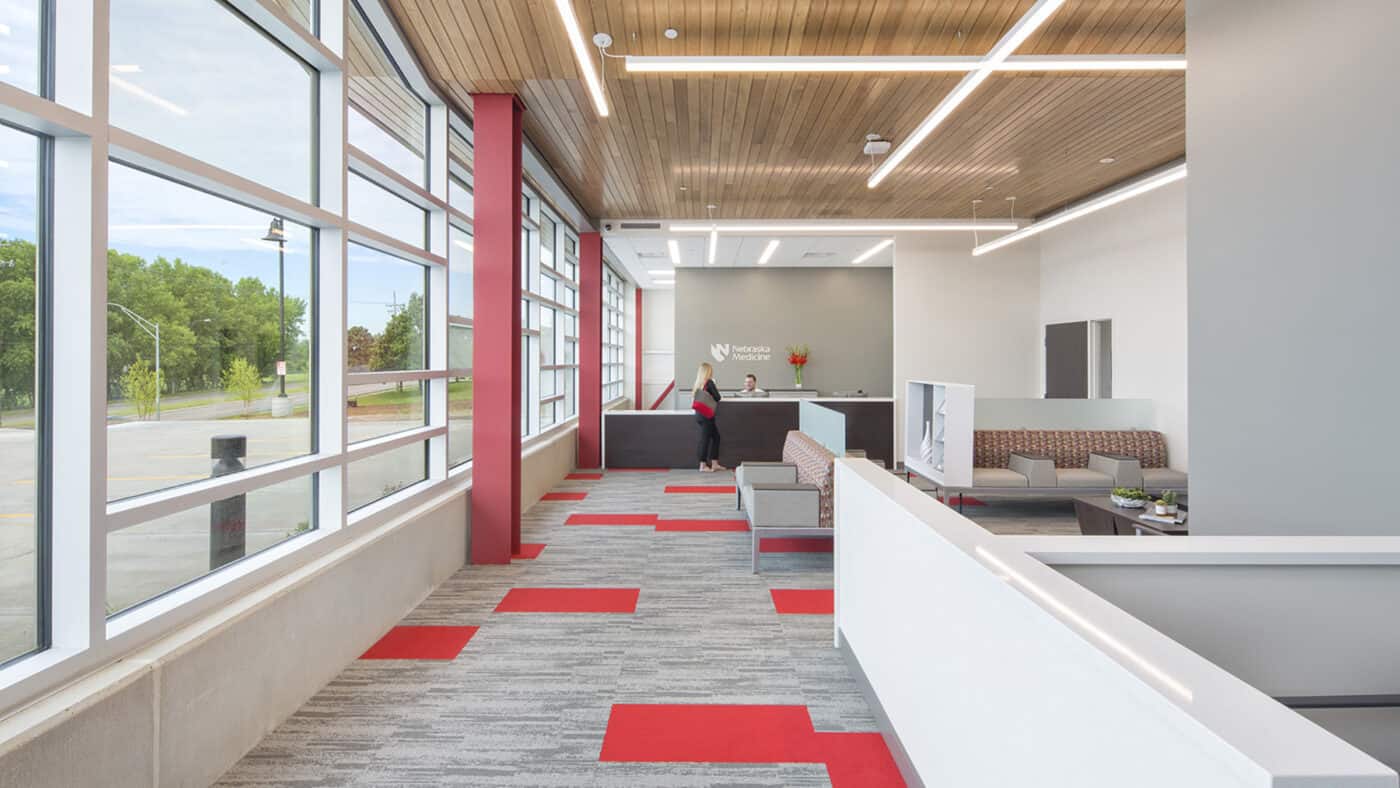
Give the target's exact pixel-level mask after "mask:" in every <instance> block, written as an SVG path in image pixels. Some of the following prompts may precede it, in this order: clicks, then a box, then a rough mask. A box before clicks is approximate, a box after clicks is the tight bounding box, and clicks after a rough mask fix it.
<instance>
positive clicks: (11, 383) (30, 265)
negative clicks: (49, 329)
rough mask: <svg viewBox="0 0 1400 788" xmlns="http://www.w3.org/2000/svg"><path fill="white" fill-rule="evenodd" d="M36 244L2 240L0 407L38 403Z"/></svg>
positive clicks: (0, 246)
mask: <svg viewBox="0 0 1400 788" xmlns="http://www.w3.org/2000/svg"><path fill="white" fill-rule="evenodd" d="M34 291H35V279H34V244H32V243H29V242H28V241H21V240H17V239H15V240H7V241H0V410H4V409H5V408H15V407H27V406H33V404H34V313H35V309H34Z"/></svg>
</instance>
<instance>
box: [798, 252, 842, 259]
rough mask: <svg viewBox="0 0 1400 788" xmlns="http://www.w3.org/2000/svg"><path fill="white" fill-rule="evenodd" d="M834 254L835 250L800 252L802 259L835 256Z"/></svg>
mask: <svg viewBox="0 0 1400 788" xmlns="http://www.w3.org/2000/svg"><path fill="white" fill-rule="evenodd" d="M835 256H836V253H835V252H803V253H802V259H803V260H820V259H822V258H826V257H835Z"/></svg>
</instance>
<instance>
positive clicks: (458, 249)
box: [447, 226, 475, 466]
mask: <svg viewBox="0 0 1400 788" xmlns="http://www.w3.org/2000/svg"><path fill="white" fill-rule="evenodd" d="M449 237H450V238H451V241H452V242H451V244H450V245H449V246H448V249H447V313H448V314H447V368H448V371H449V374H450V375H451V377H449V378H448V380H447V464H448V465H449V466H456V465H461V464H462V463H464V462H466V461H467V460H470V459H471V457H472V422H471V418H472V293H473V291H472V252H473V250H474V248H475V247H473V245H472V237H471V236H470V235H468V234H467V233H465V232H463V231H462V230H459V229H458V228H457V227H455V226H454V227H452V228H450V230H449Z"/></svg>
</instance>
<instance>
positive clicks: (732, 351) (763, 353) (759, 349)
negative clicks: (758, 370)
mask: <svg viewBox="0 0 1400 788" xmlns="http://www.w3.org/2000/svg"><path fill="white" fill-rule="evenodd" d="M710 357H711V358H713V359H714V360H715V362H716V363H719V364H723V363H724V362H726V361H770V360H772V358H773V348H771V347H769V346H768V345H732V344H730V343H728V342H725V343H723V344H720V343H711V344H710Z"/></svg>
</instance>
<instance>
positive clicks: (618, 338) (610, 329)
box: [603, 265, 627, 402]
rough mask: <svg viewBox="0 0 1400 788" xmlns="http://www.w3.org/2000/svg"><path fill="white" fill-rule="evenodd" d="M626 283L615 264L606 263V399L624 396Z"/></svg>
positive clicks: (604, 334)
mask: <svg viewBox="0 0 1400 788" xmlns="http://www.w3.org/2000/svg"><path fill="white" fill-rule="evenodd" d="M626 288H627V286H626V283H625V282H624V280H623V279H622V277H621V276H618V274H617V272H616V271H614V270H613V269H612V266H609V265H605V266H603V402H611V401H612V400H615V399H617V398H619V397H621V396H623V394H624V391H623V375H624V374H625V373H624V369H625V367H624V363H623V355H622V354H623V352H624V351H623V348H624V346H625V344H626V322H625V320H626V315H627V308H626V302H627V295H626V294H627V289H626Z"/></svg>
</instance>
